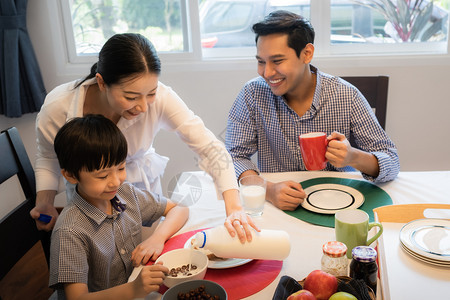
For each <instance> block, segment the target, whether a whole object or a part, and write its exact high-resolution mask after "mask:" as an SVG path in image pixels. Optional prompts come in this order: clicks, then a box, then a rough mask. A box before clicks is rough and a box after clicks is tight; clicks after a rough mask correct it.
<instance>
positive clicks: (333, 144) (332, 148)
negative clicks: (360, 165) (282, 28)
mask: <svg viewBox="0 0 450 300" xmlns="http://www.w3.org/2000/svg"><path fill="white" fill-rule="evenodd" d="M327 139H328V140H329V141H330V142H329V143H328V148H327V152H326V153H325V157H326V158H327V159H328V161H329V162H330V164H332V165H333V166H335V167H336V168H343V167H346V166H349V165H351V164H352V161H353V160H354V151H353V147H352V146H351V145H350V143H349V141H348V140H347V138H346V137H345V135H343V134H341V133H339V132H336V131H335V132H333V133H332V134H331V135H329V136H328V137H327Z"/></svg>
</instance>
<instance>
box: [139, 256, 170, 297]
mask: <svg viewBox="0 0 450 300" xmlns="http://www.w3.org/2000/svg"><path fill="white" fill-rule="evenodd" d="M168 273H169V269H168V268H167V267H165V266H163V265H162V263H161V262H158V263H157V264H154V265H151V266H144V267H143V268H142V271H141V272H140V273H139V275H138V277H137V278H136V279H135V280H134V281H133V284H134V291H135V292H134V294H135V295H136V297H137V298H142V297H145V295H147V294H149V293H151V292H155V291H158V290H159V287H160V286H161V284H162V283H163V280H164V278H165V277H166V275H167V274H168Z"/></svg>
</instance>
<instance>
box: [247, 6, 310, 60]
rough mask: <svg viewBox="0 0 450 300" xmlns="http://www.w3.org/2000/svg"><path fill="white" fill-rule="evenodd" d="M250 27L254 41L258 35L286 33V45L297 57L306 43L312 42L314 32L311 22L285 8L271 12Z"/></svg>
mask: <svg viewBox="0 0 450 300" xmlns="http://www.w3.org/2000/svg"><path fill="white" fill-rule="evenodd" d="M252 29H253V32H254V33H255V34H256V37H255V41H256V42H258V38H259V37H260V36H265V35H269V34H273V33H286V34H287V35H288V46H289V48H292V49H294V50H295V53H296V54H297V56H298V57H300V53H301V52H302V50H303V49H304V48H305V46H306V45H307V44H309V43H311V44H314V35H315V33H314V28H313V27H312V25H311V23H310V22H309V21H308V20H307V19H305V18H304V17H302V16H299V15H297V14H294V13H293V12H289V11H285V10H277V11H274V12H271V13H270V14H269V15H268V16H266V17H265V18H264V20H263V21H261V22H259V23H256V24H254V25H253V27H252Z"/></svg>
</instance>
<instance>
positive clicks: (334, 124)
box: [225, 66, 400, 182]
mask: <svg viewBox="0 0 450 300" xmlns="http://www.w3.org/2000/svg"><path fill="white" fill-rule="evenodd" d="M311 70H312V71H313V72H315V73H316V74H317V77H316V78H317V83H316V90H315V92H314V98H313V102H312V105H311V107H310V109H309V110H308V111H307V112H306V113H305V114H304V115H303V116H301V117H300V116H299V115H298V114H297V113H296V112H295V111H294V110H293V109H292V108H290V107H289V105H288V104H287V103H286V101H285V99H284V98H283V97H281V96H276V95H274V94H273V93H272V91H271V90H270V87H269V86H268V84H267V83H266V82H265V81H264V79H263V78H262V77H257V78H255V79H253V80H250V81H249V82H247V83H246V84H245V85H244V87H243V88H242V90H241V92H240V93H239V95H238V96H237V98H236V101H235V102H234V104H233V106H232V107H231V110H230V113H229V116H228V124H227V133H226V142H225V144H226V147H227V149H228V151H229V152H230V154H231V156H232V158H233V162H234V166H235V171H236V176H237V177H239V176H240V174H242V173H243V172H244V171H246V170H255V171H257V172H291V171H303V170H306V168H305V165H304V163H303V161H302V156H301V154H300V147H299V141H298V137H299V135H301V134H303V133H308V132H314V131H322V132H325V133H327V135H329V134H331V133H332V132H333V131H337V132H340V133H342V134H344V135H345V136H346V138H347V139H348V140H350V135H351V134H352V135H353V136H354V138H355V142H356V146H357V147H358V148H359V149H361V150H364V151H366V152H370V153H372V154H373V155H375V156H376V158H377V159H378V164H379V168H380V172H379V175H378V177H376V178H373V177H371V176H369V175H367V174H362V175H363V176H364V178H366V179H368V180H371V181H374V182H386V181H389V180H393V179H394V178H395V177H396V176H397V174H398V172H399V171H400V163H399V158H398V153H397V149H396V147H395V144H394V143H393V142H392V141H391V139H390V138H389V137H388V135H387V134H386V132H385V131H384V130H383V128H382V127H381V126H380V124H379V123H378V120H377V118H376V117H375V114H374V113H373V111H372V108H371V107H370V105H369V103H368V102H367V100H366V99H365V98H364V96H363V95H362V94H361V93H360V92H359V91H358V89H356V88H355V87H354V86H353V85H351V84H349V83H348V82H346V81H344V80H343V79H341V78H339V77H336V76H331V75H328V74H325V73H322V72H320V71H319V70H317V69H316V68H315V67H313V66H311ZM255 153H257V163H258V167H256V166H255V164H254V163H253V162H252V161H251V157H252V156H253V155H254V154H255ZM325 170H329V171H330V170H331V171H354V169H353V168H351V167H344V168H336V167H334V166H333V165H331V164H330V163H327V167H326V169H325Z"/></svg>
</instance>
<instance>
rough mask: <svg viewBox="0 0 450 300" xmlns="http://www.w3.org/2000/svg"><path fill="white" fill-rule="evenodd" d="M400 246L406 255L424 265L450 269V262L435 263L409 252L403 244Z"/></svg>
mask: <svg viewBox="0 0 450 300" xmlns="http://www.w3.org/2000/svg"><path fill="white" fill-rule="evenodd" d="M400 245H401V247H402V249H403V250H404V251H405V252H406V253H407V254H409V255H411V256H412V257H414V258H415V259H417V260H420V261H422V262H424V263H427V264H431V265H434V266H438V267H444V268H450V262H442V261H437V260H434V259H430V258H427V257H425V256H421V255H418V254H417V253H415V252H413V251H411V250H409V249H408V248H407V247H406V246H405V245H404V244H403V243H400Z"/></svg>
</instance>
